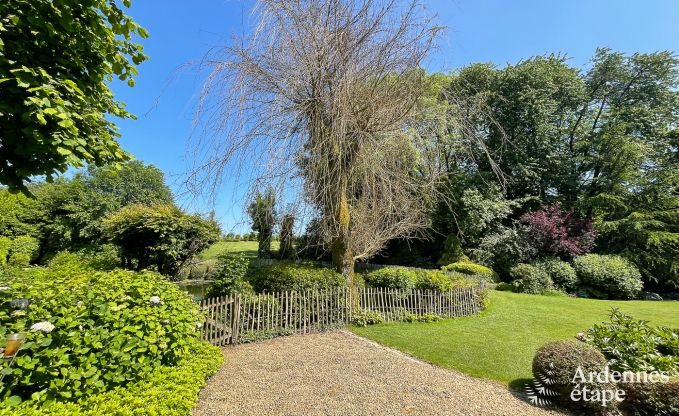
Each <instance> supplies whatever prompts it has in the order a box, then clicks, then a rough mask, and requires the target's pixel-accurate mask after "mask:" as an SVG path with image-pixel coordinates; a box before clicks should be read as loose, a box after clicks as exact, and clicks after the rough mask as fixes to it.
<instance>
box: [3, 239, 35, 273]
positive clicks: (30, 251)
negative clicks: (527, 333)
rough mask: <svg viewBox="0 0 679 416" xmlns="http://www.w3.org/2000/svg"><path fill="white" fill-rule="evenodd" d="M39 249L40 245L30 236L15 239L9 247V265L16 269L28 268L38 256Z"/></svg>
mask: <svg viewBox="0 0 679 416" xmlns="http://www.w3.org/2000/svg"><path fill="white" fill-rule="evenodd" d="M39 248H40V243H39V242H38V240H37V239H35V238H33V237H31V236H28V235H20V236H18V237H15V238H14V239H13V240H12V243H11V244H10V246H9V263H10V264H11V265H13V266H17V267H23V266H28V264H29V263H30V262H31V260H33V259H34V258H35V256H36V255H37V254H38V249H39Z"/></svg>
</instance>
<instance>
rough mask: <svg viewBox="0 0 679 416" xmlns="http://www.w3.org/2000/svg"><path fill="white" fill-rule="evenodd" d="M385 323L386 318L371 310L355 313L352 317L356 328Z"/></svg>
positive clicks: (361, 310)
mask: <svg viewBox="0 0 679 416" xmlns="http://www.w3.org/2000/svg"><path fill="white" fill-rule="evenodd" d="M382 322H384V317H383V316H382V314H381V313H379V312H377V311H373V310H369V309H360V310H358V311H356V312H354V314H353V316H352V317H351V323H352V324H354V325H356V326H364V327H365V326H368V325H375V324H381V323H382Z"/></svg>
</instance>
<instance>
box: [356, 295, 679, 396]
mask: <svg viewBox="0 0 679 416" xmlns="http://www.w3.org/2000/svg"><path fill="white" fill-rule="evenodd" d="M611 307H617V308H620V310H621V311H622V312H623V313H626V314H629V315H632V316H633V317H635V318H636V319H645V320H648V321H650V323H651V324H653V325H658V326H669V327H674V328H677V327H679V302H669V301H665V302H652V301H604V300H593V299H575V298H567V297H548V296H538V295H526V294H519V293H510V292H498V291H492V292H491V293H490V305H489V307H488V309H487V310H485V311H484V312H483V313H482V314H481V315H479V316H474V317H465V318H458V319H447V320H444V321H440V322H436V323H429V324H425V323H412V324H411V323H387V324H380V325H374V326H370V327H366V328H358V327H351V330H352V331H353V332H355V333H356V334H358V335H361V336H363V337H366V338H369V339H371V340H374V341H376V342H378V343H381V344H383V345H387V346H389V347H393V348H396V349H399V350H401V351H403V352H406V353H408V354H411V355H413V356H416V357H419V358H421V359H423V360H425V361H428V362H430V363H432V364H436V365H439V366H441V367H446V368H452V369H456V370H459V371H462V372H464V373H467V374H470V375H472V376H476V377H482V378H487V379H491V380H495V381H499V382H501V383H505V384H509V385H510V386H513V387H516V388H519V387H520V386H522V385H523V383H524V382H525V381H526V379H530V378H532V373H531V363H532V360H533V355H534V354H535V351H536V350H537V348H539V347H540V346H542V345H543V344H545V343H547V342H548V341H553V340H559V339H568V338H573V337H574V336H575V335H576V334H577V333H578V332H580V331H585V330H587V329H588V328H590V327H591V326H592V325H593V324H595V323H599V322H603V321H608V312H609V311H610V308H611Z"/></svg>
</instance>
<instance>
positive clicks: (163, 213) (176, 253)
mask: <svg viewBox="0 0 679 416" xmlns="http://www.w3.org/2000/svg"><path fill="white" fill-rule="evenodd" d="M104 233H105V235H106V237H107V238H108V239H109V240H110V241H111V242H112V243H114V244H115V245H117V246H118V248H119V249H120V252H121V255H122V260H123V263H124V265H125V267H127V268H133V267H134V268H136V269H137V270H143V269H145V268H149V267H151V266H155V268H156V270H158V272H159V273H162V274H165V275H169V276H174V275H176V274H177V272H178V271H179V270H180V269H181V267H182V265H183V264H184V263H186V261H188V260H189V259H190V258H192V257H193V256H194V255H196V254H198V253H200V252H201V251H203V250H204V249H206V248H207V247H209V246H210V245H211V244H212V243H214V242H215V241H217V240H218V239H219V226H218V225H217V223H215V222H214V221H211V220H206V219H203V218H201V217H200V216H198V215H189V214H185V213H184V212H182V211H181V210H180V209H179V208H177V207H175V206H173V205H169V204H165V205H155V206H152V207H147V206H144V205H140V204H134V205H128V206H125V207H124V208H122V209H121V210H119V211H117V212H115V213H113V214H111V215H110V216H108V217H107V218H106V220H105V221H104Z"/></svg>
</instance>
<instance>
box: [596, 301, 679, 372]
mask: <svg viewBox="0 0 679 416" xmlns="http://www.w3.org/2000/svg"><path fill="white" fill-rule="evenodd" d="M587 340H588V342H589V343H591V344H592V345H594V346H596V347H597V348H599V350H601V352H602V353H603V354H604V356H606V358H607V359H608V360H609V363H610V365H611V368H612V369H614V370H618V371H626V370H629V371H667V372H668V373H670V374H679V330H676V329H670V328H657V327H652V326H650V325H649V324H648V322H646V321H637V320H634V319H633V318H632V317H631V316H628V315H625V314H623V313H622V312H620V311H619V310H618V309H616V308H612V311H611V314H610V323H602V324H597V325H594V326H593V327H592V328H590V329H589V331H587Z"/></svg>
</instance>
